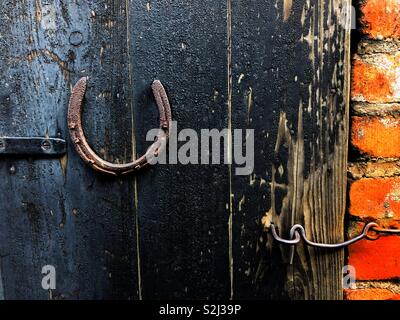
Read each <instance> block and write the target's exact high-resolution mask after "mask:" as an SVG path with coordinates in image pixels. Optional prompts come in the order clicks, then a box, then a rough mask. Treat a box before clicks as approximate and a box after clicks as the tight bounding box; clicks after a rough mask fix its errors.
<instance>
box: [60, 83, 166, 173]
mask: <svg viewBox="0 0 400 320" xmlns="http://www.w3.org/2000/svg"><path fill="white" fill-rule="evenodd" d="M87 80H88V78H86V77H84V78H81V79H80V80H79V81H78V82H77V84H76V85H75V87H74V88H73V90H72V95H71V98H70V101H69V107H68V128H69V133H70V136H71V140H72V143H73V145H74V147H75V150H76V151H77V152H78V154H79V155H80V157H81V158H82V159H83V160H84V161H85V163H87V164H88V165H89V166H91V167H92V168H93V169H95V170H97V171H99V172H103V173H107V174H111V175H123V174H127V173H131V172H135V171H138V170H140V169H141V168H143V167H145V166H147V165H148V164H149V159H151V158H153V157H154V156H157V155H158V154H160V153H161V152H162V151H163V149H164V148H165V146H166V144H167V140H168V138H169V131H170V123H171V121H172V118H171V107H170V104H169V101H168V96H167V93H166V92H165V89H164V87H163V85H162V84H161V82H160V81H158V80H155V81H154V82H153V84H152V90H153V95H154V98H155V101H156V104H157V106H158V110H159V113H160V131H159V134H158V136H157V137H156V139H155V141H154V143H153V144H152V145H151V146H150V147H149V148H148V149H147V152H146V153H145V154H144V155H143V156H141V157H140V158H138V159H137V160H135V161H133V162H130V163H126V164H115V163H111V162H108V161H106V160H104V159H102V158H101V157H100V156H98V155H97V154H96V152H94V151H93V149H92V148H91V147H90V146H89V144H88V142H87V140H86V137H85V134H84V131H83V127H82V107H83V99H84V97H85V92H86V85H87Z"/></svg>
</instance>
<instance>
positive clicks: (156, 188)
mask: <svg viewBox="0 0 400 320" xmlns="http://www.w3.org/2000/svg"><path fill="white" fill-rule="evenodd" d="M132 5H133V10H132V12H131V15H130V16H131V20H132V21H134V22H135V25H134V26H133V29H132V35H133V37H132V39H133V40H132V47H133V49H132V56H133V66H132V69H133V83H134V101H135V112H136V113H135V124H136V142H137V152H138V154H140V153H143V152H144V151H145V150H146V147H147V146H148V145H149V143H145V137H146V133H147V131H148V130H149V129H151V128H154V127H156V125H157V120H156V119H157V115H156V114H157V112H156V110H155V107H154V102H153V101H152V100H151V99H149V86H150V84H151V82H152V81H153V80H154V79H159V80H161V81H162V82H163V83H164V84H165V86H166V88H167V89H168V92H169V96H170V99H171V103H172V113H173V119H174V120H176V121H177V122H178V130H182V129H186V128H190V129H194V130H195V131H196V132H197V133H198V134H200V130H201V129H213V128H215V129H218V130H222V129H223V128H227V125H228V118H227V104H226V101H227V80H226V78H227V77H226V75H227V45H226V14H227V11H226V3H225V2H223V1H212V0H205V1H195V0H190V1H188V0H178V1H161V0H155V1H145V0H138V1H134V2H133V3H132ZM182 144H183V143H179V146H181V145H182ZM137 205H138V208H137V210H138V215H139V229H140V249H141V268H142V284H143V297H144V298H156V299H159V298H184V299H189V298H192V299H212V298H214V299H217V298H227V297H229V294H230V279H229V261H228V258H229V256H228V247H229V243H228V218H229V213H228V212H229V208H228V206H229V179H228V168H227V166H224V165H214V166H211V165H210V166H204V165H182V164H177V165H172V164H170V165H158V166H155V167H153V168H150V169H149V170H148V171H147V172H146V173H143V174H142V175H139V177H138V204H137Z"/></svg>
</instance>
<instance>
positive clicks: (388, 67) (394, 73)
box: [351, 53, 400, 103]
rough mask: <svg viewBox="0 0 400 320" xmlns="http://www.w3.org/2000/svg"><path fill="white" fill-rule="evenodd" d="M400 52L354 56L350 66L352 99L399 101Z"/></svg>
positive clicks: (384, 101) (376, 101)
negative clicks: (367, 56)
mask: <svg viewBox="0 0 400 320" xmlns="http://www.w3.org/2000/svg"><path fill="white" fill-rule="evenodd" d="M399 76H400V54H399V53H396V54H394V55H390V54H375V55H372V56H369V58H368V59H365V58H360V57H356V58H355V59H354V61H353V68H352V90H351V96H352V100H353V101H366V102H371V103H388V102H396V101H399V98H400V89H399V88H400V86H399V84H398V82H399Z"/></svg>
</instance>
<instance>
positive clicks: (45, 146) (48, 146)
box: [42, 140, 51, 151]
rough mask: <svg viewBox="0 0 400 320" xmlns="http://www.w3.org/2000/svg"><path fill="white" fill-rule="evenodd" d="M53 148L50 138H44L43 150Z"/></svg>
mask: <svg viewBox="0 0 400 320" xmlns="http://www.w3.org/2000/svg"><path fill="white" fill-rule="evenodd" d="M50 149H51V143H50V141H48V140H44V141H43V142H42V150H43V151H49V150H50Z"/></svg>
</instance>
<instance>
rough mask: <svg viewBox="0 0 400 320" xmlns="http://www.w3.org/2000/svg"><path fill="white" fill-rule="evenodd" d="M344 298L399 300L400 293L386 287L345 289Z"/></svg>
mask: <svg viewBox="0 0 400 320" xmlns="http://www.w3.org/2000/svg"><path fill="white" fill-rule="evenodd" d="M344 297H345V299H346V300H400V295H399V294H396V293H393V292H392V291H390V290H387V289H357V290H345V291H344Z"/></svg>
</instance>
